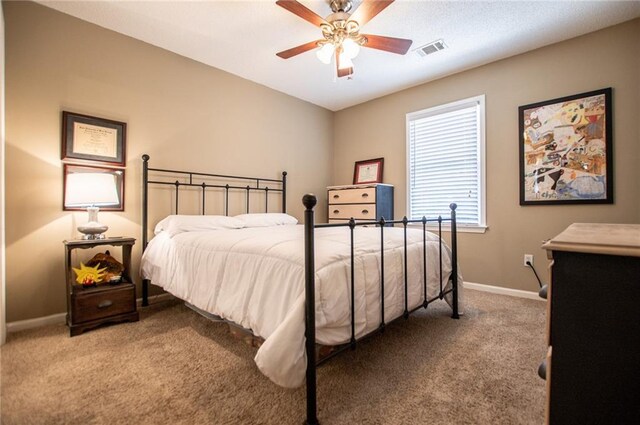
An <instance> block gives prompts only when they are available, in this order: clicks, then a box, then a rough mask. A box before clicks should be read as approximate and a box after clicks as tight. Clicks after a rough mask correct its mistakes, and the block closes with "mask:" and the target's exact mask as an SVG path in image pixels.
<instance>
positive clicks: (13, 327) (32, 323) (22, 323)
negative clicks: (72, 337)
mask: <svg viewBox="0 0 640 425" xmlns="http://www.w3.org/2000/svg"><path fill="white" fill-rule="evenodd" d="M66 316H67V313H58V314H52V315H51V316H45V317H36V318H35V319H27V320H16V321H15V322H9V323H7V332H18V331H23V330H25V329H33V328H38V327H40V326H47V325H58V324H60V323H64V322H65V321H66Z"/></svg>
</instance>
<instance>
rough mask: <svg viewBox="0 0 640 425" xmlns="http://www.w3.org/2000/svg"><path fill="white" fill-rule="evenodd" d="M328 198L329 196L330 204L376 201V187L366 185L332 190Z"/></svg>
mask: <svg viewBox="0 0 640 425" xmlns="http://www.w3.org/2000/svg"><path fill="white" fill-rule="evenodd" d="M328 198H329V205H332V204H356V203H375V202H376V188H375V187H366V188H363V189H343V190H330V191H329V197H328Z"/></svg>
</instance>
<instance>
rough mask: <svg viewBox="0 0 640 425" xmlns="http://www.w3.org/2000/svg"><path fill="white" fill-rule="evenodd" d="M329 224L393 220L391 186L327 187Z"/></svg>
mask: <svg viewBox="0 0 640 425" xmlns="http://www.w3.org/2000/svg"><path fill="white" fill-rule="evenodd" d="M327 200H328V204H329V214H328V215H327V217H329V223H342V222H344V221H348V220H349V219H350V218H351V217H353V218H355V219H356V220H380V218H382V217H384V218H385V220H393V186H392V185H390V184H382V183H377V184H359V185H350V186H329V187H327Z"/></svg>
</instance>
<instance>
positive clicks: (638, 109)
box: [332, 19, 640, 291]
mask: <svg viewBox="0 0 640 425" xmlns="http://www.w3.org/2000/svg"><path fill="white" fill-rule="evenodd" d="M639 62H640V19H636V20H634V21H631V22H627V23H624V24H621V25H618V26H615V27H611V28H608V29H605V30H602V31H598V32H596V33H592V34H588V35H585V36H582V37H579V38H575V39H572V40H568V41H565V42H562V43H558V44H555V45H552V46H548V47H544V48H541V49H539V50H535V51H532V52H529V53H526V54H522V55H519V56H515V57H512V58H509V59H505V60H501V61H498V62H494V63H491V64H488V65H485V66H482V67H479V68H476V69H473V70H470V71H466V72H462V73H459V74H456V75H452V76H450V77H447V78H443V79H440V80H437V81H434V82H430V83H427V84H424V85H421V86H417V87H413V88H411V89H408V90H404V91H402V92H398V93H394V94H392V95H389V96H385V97H383V98H379V99H376V100H373V101H370V102H367V103H364V104H361V105H357V106H354V107H352V108H348V109H345V110H342V111H340V112H337V113H336V114H335V123H334V155H335V160H334V165H333V166H334V169H333V181H332V183H333V184H346V183H350V182H351V179H352V173H353V164H354V161H357V160H362V159H368V158H376V157H384V158H385V169H384V176H385V177H384V180H385V182H386V183H391V184H394V185H395V189H396V192H395V194H396V198H395V200H396V207H395V214H396V216H399V217H401V216H402V215H404V211H405V208H406V184H405V180H406V175H405V173H406V164H405V161H406V158H405V150H406V149H405V144H406V141H405V115H406V114H407V113H408V112H413V111H418V110H421V109H425V108H428V107H431V106H435V105H440V104H444V103H447V102H451V101H455V100H459V99H464V98H468V97H471V96H475V95H479V94H485V95H486V125H487V133H486V134H487V156H486V163H487V222H488V225H489V230H488V231H487V232H486V233H485V234H470V233H465V234H461V235H460V237H459V241H460V264H461V267H462V271H463V273H464V277H465V280H468V281H471V282H478V283H484V284H489V285H497V286H503V287H509V288H514V289H523V290H529V291H533V290H536V289H537V283H536V281H535V278H534V277H533V274H532V273H531V271H530V270H527V269H526V268H525V267H523V265H522V262H523V254H524V253H532V254H535V265H536V266H537V269H538V272H539V274H541V275H542V276H543V278H544V280H545V281H546V280H547V273H546V269H545V267H544V266H546V263H547V262H546V259H545V255H544V252H543V251H542V250H541V249H540V245H541V241H542V240H543V239H547V238H551V237H553V236H555V235H556V234H557V233H559V232H560V231H562V230H563V229H564V228H565V227H566V226H567V225H569V224H570V223H573V222H613V223H639V222H640V190H639V189H638V183H639V182H640V178H639V172H638V164H640V128H639V126H640V65H639ZM424 66H425V67H427V66H429V64H428V59H426V60H425V65H424ZM609 86H611V87H613V109H614V128H613V135H614V140H613V151H614V152H613V153H614V191H615V195H614V197H615V198H614V199H615V204H614V205H582V206H527V207H521V206H520V205H519V187H518V106H520V105H525V104H529V103H533V102H538V101H543V100H546V99H553V98H557V97H561V96H566V95H571V94H575V93H580V92H585V91H590V90H595V89H600V88H604V87H609Z"/></svg>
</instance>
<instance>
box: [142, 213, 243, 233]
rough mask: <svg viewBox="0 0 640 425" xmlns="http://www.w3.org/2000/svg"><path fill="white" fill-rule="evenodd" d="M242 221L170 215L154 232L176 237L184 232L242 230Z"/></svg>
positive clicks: (207, 216) (202, 216)
mask: <svg viewBox="0 0 640 425" xmlns="http://www.w3.org/2000/svg"><path fill="white" fill-rule="evenodd" d="M242 227H244V225H243V224H242V221H240V220H238V219H236V218H234V217H227V216H224V215H170V216H168V217H166V218H165V219H163V220H161V221H160V222H159V223H158V224H157V225H156V228H155V230H154V233H155V234H156V235H157V234H158V233H160V232H166V233H167V234H168V235H169V236H175V235H177V234H178V233H183V232H206V231H209V230H219V229H241V228H242Z"/></svg>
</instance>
